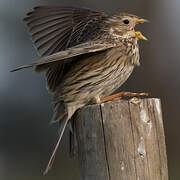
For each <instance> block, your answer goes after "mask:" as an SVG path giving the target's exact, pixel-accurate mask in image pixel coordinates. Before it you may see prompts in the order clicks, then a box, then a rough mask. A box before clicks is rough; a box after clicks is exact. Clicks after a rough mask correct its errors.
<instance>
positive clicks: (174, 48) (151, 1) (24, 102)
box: [0, 0, 180, 180]
mask: <svg viewBox="0 0 180 180" xmlns="http://www.w3.org/2000/svg"><path fill="white" fill-rule="evenodd" d="M39 5H71V6H81V7H87V8H91V9H94V10H100V11H105V12H107V13H113V12H129V13H133V14H136V15H138V16H142V17H144V18H147V19H149V20H150V21H151V23H150V24H146V25H144V26H139V27H138V28H139V30H141V31H142V32H143V33H144V34H145V35H146V36H147V37H148V38H149V41H147V42H142V41H141V42H140V48H141V51H140V52H141V60H140V61H141V66H140V67H138V68H136V69H135V72H134V73H133V74H132V76H131V77H130V79H129V80H128V81H127V82H126V84H125V85H124V86H123V87H122V88H121V89H123V90H127V91H137V92H138V91H141V92H142V91H144V92H149V93H151V96H153V97H158V98H161V100H162V107H163V116H164V127H165V134H166V143H167V153H168V166H169V176H170V180H179V179H180V155H179V152H180V128H179V126H180V117H179V113H180V111H179V107H180V95H179V92H180V83H179V82H180V70H179V69H180V55H179V47H180V35H179V31H180V21H179V17H180V11H179V9H180V1H179V0H171V1H169V0H158V1H157V0H146V1H145V0H126V1H123V0H99V1H97V0H91V1H88V0H66V1H65V0H61V1H60V0H28V1H24V0H1V1H0V59H1V60H0V114H1V116H0V179H1V180H12V179H13V180H24V179H26V180H40V179H47V180H48V179H49V180H55V179H64V180H72V179H73V180H78V179H79V171H78V162H77V159H69V157H68V145H69V143H68V136H67V133H66V134H65V136H64V138H63V142H62V145H61V148H60V149H59V151H58V154H57V157H56V160H55V164H54V167H53V169H52V171H50V173H49V174H48V175H47V176H45V177H44V176H42V172H43V170H44V168H45V166H46V163H47V162H48V159H49V156H50V153H51V151H52V148H53V147H54V144H55V143H56V140H57V135H58V133H57V126H50V125H49V121H50V119H51V115H52V107H51V96H50V95H49V94H48V92H47V90H46V88H45V86H46V84H45V78H44V76H43V75H37V74H35V73H34V72H32V70H25V71H20V72H17V73H10V72H9V70H10V69H12V68H14V67H16V66H18V65H21V64H26V63H30V62H32V61H34V60H37V59H38V56H37V54H36V51H35V49H34V48H33V45H32V43H31V41H30V39H29V36H28V34H27V32H26V28H25V26H24V23H23V21H22V19H23V17H24V16H25V14H26V13H27V12H29V11H31V10H32V8H33V7H34V6H39Z"/></svg>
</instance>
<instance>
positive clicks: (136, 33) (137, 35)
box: [134, 31, 148, 41]
mask: <svg viewBox="0 0 180 180" xmlns="http://www.w3.org/2000/svg"><path fill="white" fill-rule="evenodd" d="M134 33H135V35H136V37H137V38H138V39H141V40H145V41H146V40H148V39H147V38H146V37H145V36H143V35H142V33H141V32H139V31H136V32H134Z"/></svg>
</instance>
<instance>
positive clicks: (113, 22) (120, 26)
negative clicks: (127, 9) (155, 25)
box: [107, 14, 149, 40]
mask: <svg viewBox="0 0 180 180" xmlns="http://www.w3.org/2000/svg"><path fill="white" fill-rule="evenodd" d="M107 22H108V24H109V25H110V33H111V34H113V35H114V36H117V37H118V36H119V37H120V38H123V39H129V38H137V39H141V40H147V38H146V37H145V36H143V35H142V33H141V32H139V31H135V26H136V25H137V24H142V23H145V22H149V21H148V20H146V19H142V18H139V17H137V16H135V15H131V14H119V15H114V16H112V17H111V18H109V19H108V21H107Z"/></svg>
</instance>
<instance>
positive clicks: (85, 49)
mask: <svg viewBox="0 0 180 180" xmlns="http://www.w3.org/2000/svg"><path fill="white" fill-rule="evenodd" d="M25 22H26V23H27V26H28V29H29V33H30V34H31V38H32V41H33V43H34V45H35V47H36V49H37V51H38V52H39V54H40V56H43V57H42V59H40V60H39V61H36V62H34V63H32V64H29V65H24V66H21V67H19V68H16V69H14V70H13V71H16V70H19V69H23V68H28V67H32V66H34V67H35V71H36V72H42V71H45V72H46V78H47V86H48V89H49V91H50V92H51V93H52V94H53V103H54V116H53V121H54V122H56V121H58V122H60V130H61V134H60V137H59V140H58V143H57V145H56V147H55V150H54V151H53V154H52V156H51V159H50V161H49V163H48V166H47V168H46V170H45V174H46V173H47V172H48V170H49V169H50V168H51V166H52V162H53V159H54V157H55V153H56V150H57V148H58V146H59V143H60V140H61V138H62V135H63V132H64V130H65V127H66V125H67V123H68V121H69V120H70V119H71V117H72V115H73V114H74V113H75V111H76V110H77V109H79V108H81V107H83V106H85V105H87V104H89V103H94V102H95V103H100V98H102V97H105V96H108V95H110V94H111V93H113V92H114V91H115V90H116V89H118V88H119V87H120V86H121V85H122V84H123V83H124V82H125V81H126V80H127V79H128V77H129V76H130V74H131V73H132V71H133V69H134V67H135V66H136V65H139V48H138V43H137V41H138V39H144V40H145V39H146V38H145V37H144V36H143V35H142V34H141V33H140V32H135V31H134V27H135V25H136V24H138V23H143V22H146V20H144V19H140V18H139V17H137V16H135V15H130V14H116V15H113V16H108V15H106V14H104V13H101V12H95V11H91V10H88V9H83V8H73V7H36V8H34V10H33V11H32V12H30V13H28V14H27V17H26V18H25Z"/></svg>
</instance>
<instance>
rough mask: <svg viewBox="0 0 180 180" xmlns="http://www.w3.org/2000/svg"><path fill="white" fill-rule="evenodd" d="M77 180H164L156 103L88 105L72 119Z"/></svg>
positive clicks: (162, 138)
mask: <svg viewBox="0 0 180 180" xmlns="http://www.w3.org/2000/svg"><path fill="white" fill-rule="evenodd" d="M74 118H75V132H76V136H77V143H78V157H79V165H80V174H81V180H167V179H168V169H167V157H166V147H165V136H164V130H163V120H162V112H161V103H160V100H159V99H155V98H153V99H150V98H149V99H131V100H129V101H128V100H121V101H114V102H108V103H104V104H101V105H99V104H97V105H90V106H86V107H84V108H82V109H80V110H79V111H78V112H77V113H76V115H75V117H74Z"/></svg>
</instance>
